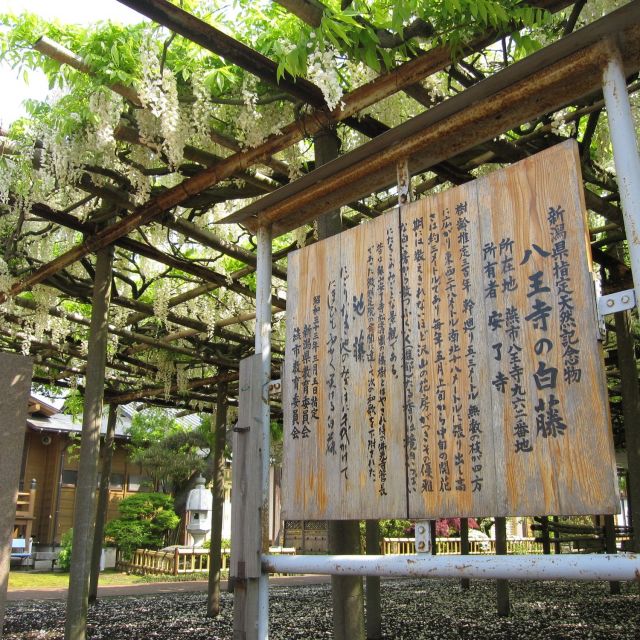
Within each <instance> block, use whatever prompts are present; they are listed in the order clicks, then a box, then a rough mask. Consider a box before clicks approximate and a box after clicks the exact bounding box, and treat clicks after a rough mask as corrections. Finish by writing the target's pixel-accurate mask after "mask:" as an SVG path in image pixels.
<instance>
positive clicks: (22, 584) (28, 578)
mask: <svg viewBox="0 0 640 640" xmlns="http://www.w3.org/2000/svg"><path fill="white" fill-rule="evenodd" d="M227 573H228V572H227V571H223V572H222V578H223V579H226V577H227ZM208 575H209V574H207V573H183V574H180V575H177V576H171V575H147V576H139V575H135V574H132V573H122V572H121V571H116V570H115V569H107V570H106V571H103V572H102V573H101V574H100V582H99V586H101V587H104V586H107V585H123V586H126V585H129V584H145V583H149V582H186V581H191V580H203V581H206V580H208ZM68 586H69V574H68V573H59V572H56V573H51V572H46V573H40V572H37V571H11V572H10V573H9V591H12V590H13V591H16V590H22V589H66V588H67V587H68Z"/></svg>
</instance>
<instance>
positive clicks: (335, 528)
mask: <svg viewBox="0 0 640 640" xmlns="http://www.w3.org/2000/svg"><path fill="white" fill-rule="evenodd" d="M314 147H315V160H316V167H319V166H320V165H323V164H325V163H326V162H329V161H330V160H333V159H334V158H337V157H338V155H339V151H340V140H339V139H338V136H337V135H336V133H335V131H334V130H323V131H321V132H320V133H318V134H317V135H316V136H315V137H314ZM316 222H317V225H318V239H319V240H323V239H324V238H328V237H330V236H332V235H335V234H337V233H340V231H342V222H341V219H340V211H331V212H329V213H326V214H324V215H323V216H322V217H320V218H318V219H317V221H316ZM328 537H329V553H332V554H358V553H360V527H359V523H358V521H357V520H340V521H337V520H336V521H330V522H329V524H328ZM331 593H332V599H333V637H334V639H335V640H364V637H365V630H364V591H363V585H362V578H361V577H359V576H331Z"/></svg>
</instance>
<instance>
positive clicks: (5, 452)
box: [0, 353, 33, 638]
mask: <svg viewBox="0 0 640 640" xmlns="http://www.w3.org/2000/svg"><path fill="white" fill-rule="evenodd" d="M32 367H33V363H32V361H31V359H30V358H25V357H24V356H18V355H14V354H11V353H0V390H1V391H2V393H1V394H0V415H2V420H1V421H0V442H2V446H1V447H0V487H2V490H1V491H0V638H1V637H2V626H3V624H4V608H5V601H6V596H7V585H8V582H9V567H10V564H11V540H12V538H13V525H14V522H15V517H16V503H17V500H18V487H19V484H20V461H21V460H22V447H23V446H24V437H25V428H26V427H25V425H26V420H27V403H28V402H29V393H30V392H31V373H32Z"/></svg>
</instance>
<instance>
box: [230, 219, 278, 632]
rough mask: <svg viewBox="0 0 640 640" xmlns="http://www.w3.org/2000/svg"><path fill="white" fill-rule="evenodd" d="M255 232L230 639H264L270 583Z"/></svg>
mask: <svg viewBox="0 0 640 640" xmlns="http://www.w3.org/2000/svg"><path fill="white" fill-rule="evenodd" d="M257 236H258V260H257V284H256V340H255V347H256V355H255V356H254V357H253V359H249V358H247V359H245V360H243V361H242V363H241V369H240V393H241V400H240V413H239V415H238V426H237V427H236V430H237V437H236V438H235V439H234V463H233V496H234V500H233V504H234V508H233V515H232V521H233V522H232V527H233V530H232V538H233V541H234V542H233V550H232V551H233V555H232V561H231V576H232V579H233V582H234V594H235V595H234V611H233V637H234V640H254V639H255V640H266V638H268V636H269V583H268V574H266V573H263V572H262V571H261V566H260V555H261V553H267V552H268V551H269V537H268V536H269V450H270V436H271V434H270V430H269V422H270V412H269V381H270V379H271V267H272V251H271V228H270V227H261V228H260V229H259V230H258V234H257ZM243 363H244V367H243V366H242V364H243ZM243 430H246V431H243ZM236 488H237V489H236ZM236 496H237V497H238V498H239V500H238V499H236ZM256 519H257V520H256ZM240 540H242V543H241V544H240Z"/></svg>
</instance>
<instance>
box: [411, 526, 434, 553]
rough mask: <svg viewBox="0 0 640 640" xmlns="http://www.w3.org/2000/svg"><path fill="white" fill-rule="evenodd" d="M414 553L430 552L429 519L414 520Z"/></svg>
mask: <svg viewBox="0 0 640 640" xmlns="http://www.w3.org/2000/svg"><path fill="white" fill-rule="evenodd" d="M415 535H416V553H431V545H432V541H431V526H430V524H429V520H418V521H416V534H415Z"/></svg>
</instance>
